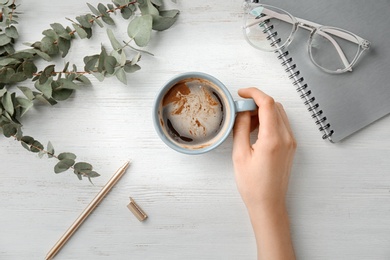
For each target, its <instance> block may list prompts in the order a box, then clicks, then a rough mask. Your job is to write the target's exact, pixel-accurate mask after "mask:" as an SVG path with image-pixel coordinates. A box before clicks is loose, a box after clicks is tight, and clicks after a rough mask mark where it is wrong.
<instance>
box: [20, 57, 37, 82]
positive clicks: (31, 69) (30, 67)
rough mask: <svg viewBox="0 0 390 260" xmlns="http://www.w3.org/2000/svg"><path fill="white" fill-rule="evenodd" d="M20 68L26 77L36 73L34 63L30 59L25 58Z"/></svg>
mask: <svg viewBox="0 0 390 260" xmlns="http://www.w3.org/2000/svg"><path fill="white" fill-rule="evenodd" d="M22 68H23V73H24V75H26V77H27V78H32V77H33V76H34V73H36V72H37V70H38V69H37V67H36V66H35V64H34V63H33V62H32V61H30V60H26V61H25V62H23V64H22Z"/></svg>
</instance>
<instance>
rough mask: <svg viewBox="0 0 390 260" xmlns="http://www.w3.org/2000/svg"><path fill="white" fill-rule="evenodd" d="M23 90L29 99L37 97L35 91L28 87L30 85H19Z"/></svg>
mask: <svg viewBox="0 0 390 260" xmlns="http://www.w3.org/2000/svg"><path fill="white" fill-rule="evenodd" d="M18 88H19V89H20V90H21V91H22V92H23V94H24V95H25V96H26V97H27V98H28V99H29V100H33V99H34V98H35V96H34V93H33V91H32V90H31V89H30V88H28V87H20V86H19V87H18Z"/></svg>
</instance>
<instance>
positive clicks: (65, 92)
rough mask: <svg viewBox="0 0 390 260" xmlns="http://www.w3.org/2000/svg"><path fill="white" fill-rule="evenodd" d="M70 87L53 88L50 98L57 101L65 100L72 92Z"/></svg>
mask: <svg viewBox="0 0 390 260" xmlns="http://www.w3.org/2000/svg"><path fill="white" fill-rule="evenodd" d="M73 91H74V90H72V89H55V90H53V93H52V98H53V99H54V100H57V101H64V100H67V99H68V98H69V97H70V96H71V95H72V94H73Z"/></svg>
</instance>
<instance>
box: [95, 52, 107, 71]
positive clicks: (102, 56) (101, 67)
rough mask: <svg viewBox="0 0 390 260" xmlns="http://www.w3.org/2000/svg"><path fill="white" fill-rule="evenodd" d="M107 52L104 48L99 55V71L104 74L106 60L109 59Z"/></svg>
mask: <svg viewBox="0 0 390 260" xmlns="http://www.w3.org/2000/svg"><path fill="white" fill-rule="evenodd" d="M107 56H108V55H107V52H106V49H105V48H104V47H103V46H102V51H101V52H100V55H99V62H98V68H97V69H98V71H99V72H103V70H104V60H105V59H106V57H107Z"/></svg>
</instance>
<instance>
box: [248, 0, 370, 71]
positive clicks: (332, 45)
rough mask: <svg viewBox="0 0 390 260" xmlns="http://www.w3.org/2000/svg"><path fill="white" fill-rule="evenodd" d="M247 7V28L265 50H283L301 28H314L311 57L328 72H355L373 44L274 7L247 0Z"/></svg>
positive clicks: (254, 43)
mask: <svg viewBox="0 0 390 260" xmlns="http://www.w3.org/2000/svg"><path fill="white" fill-rule="evenodd" d="M253 2H258V1H256V0H254V1H253ZM244 9H245V10H246V14H245V17H244V26H243V31H244V35H245V38H246V40H247V41H248V42H249V43H250V44H251V45H252V46H253V47H255V48H257V49H260V50H263V51H279V50H281V49H283V48H285V47H287V46H288V45H289V44H290V43H291V42H292V40H293V39H294V35H295V33H296V32H297V30H298V28H299V27H301V28H303V29H306V30H309V31H311V32H310V37H309V41H308V52H309V56H310V59H311V60H312V62H313V63H314V64H315V65H316V66H317V67H319V68H320V69H322V70H323V71H325V72H328V73H343V72H347V71H352V67H353V66H354V65H355V64H356V62H357V61H358V59H359V57H360V56H361V54H362V53H363V52H364V51H366V50H367V49H369V47H370V42H369V41H367V40H365V39H363V38H361V37H359V36H357V35H356V34H354V33H351V32H349V31H346V30H344V29H340V28H336V27H331V26H322V25H320V24H317V23H313V22H310V21H306V20H304V19H300V18H296V17H294V16H292V15H291V14H289V13H288V12H286V11H284V10H282V9H280V8H277V7H274V6H270V5H264V4H255V5H253V4H252V5H251V4H249V3H248V0H247V1H245V2H244Z"/></svg>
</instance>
